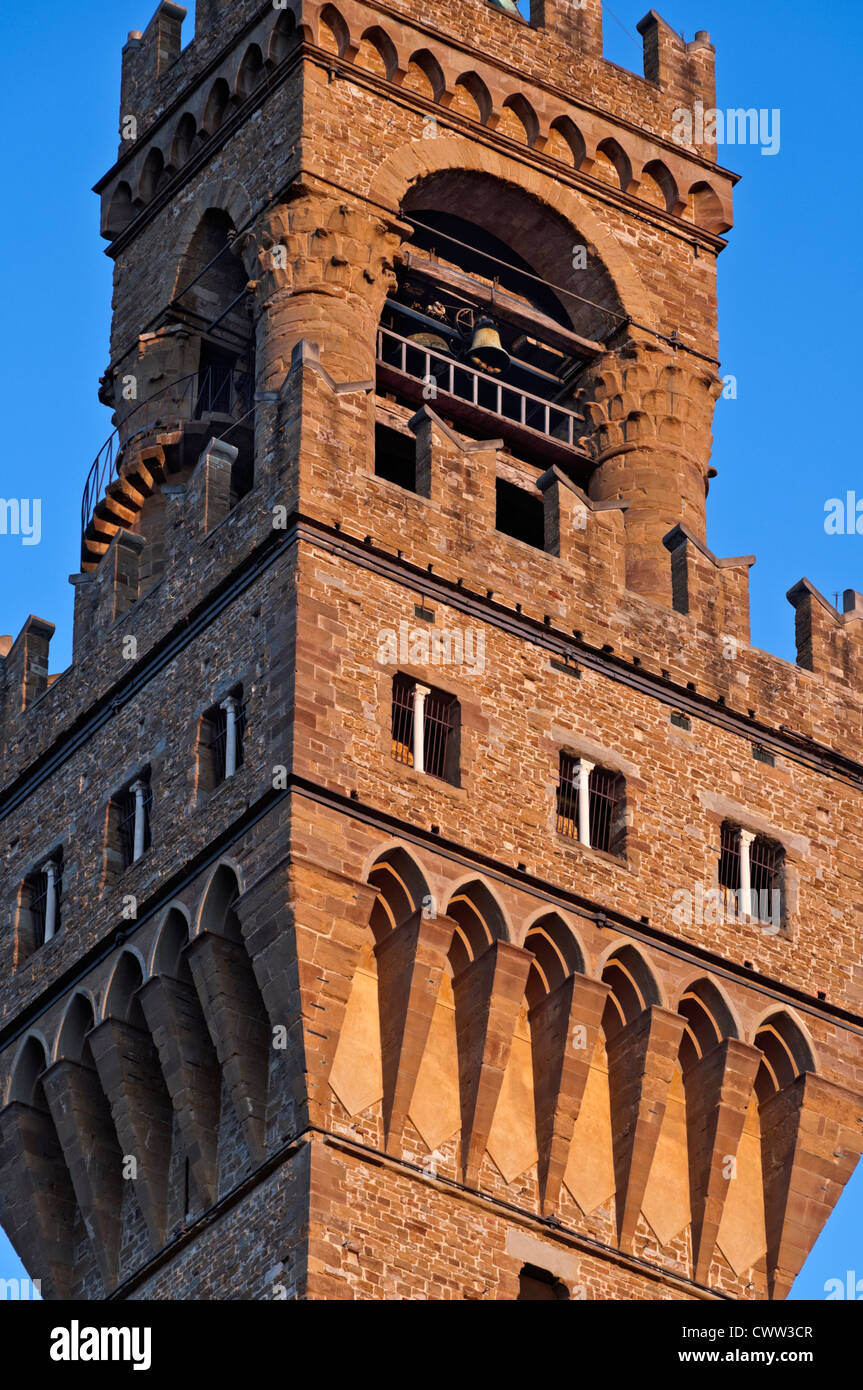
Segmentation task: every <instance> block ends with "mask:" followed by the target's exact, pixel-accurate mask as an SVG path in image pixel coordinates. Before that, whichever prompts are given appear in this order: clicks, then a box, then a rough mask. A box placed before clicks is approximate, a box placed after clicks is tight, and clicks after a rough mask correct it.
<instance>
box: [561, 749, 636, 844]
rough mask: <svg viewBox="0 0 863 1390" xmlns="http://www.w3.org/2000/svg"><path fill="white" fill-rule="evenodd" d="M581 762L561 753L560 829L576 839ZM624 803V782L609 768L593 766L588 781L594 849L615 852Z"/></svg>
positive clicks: (569, 754) (590, 826) (589, 814)
mask: <svg viewBox="0 0 863 1390" xmlns="http://www.w3.org/2000/svg"><path fill="white" fill-rule="evenodd" d="M579 765H580V759H579V758H576V757H574V756H573V755H572V754H571V753H561V755H560V774H559V781H558V787H557V829H558V832H559V833H560V834H561V835H568V836H569V837H570V838H571V839H573V840H577V839H578V838H579V834H578V796H579V793H578V784H579ZM621 800H622V779H621V777H620V774H619V773H617V772H611V771H610V770H609V769H608V768H606V767H594V768H593V769H592V771H591V773H590V776H589V778H588V827H589V835H590V846H591V848H592V849H599V850H604V851H605V852H606V853H607V854H613V853H615V831H616V828H617V818H618V809H619V806H620V802H621Z"/></svg>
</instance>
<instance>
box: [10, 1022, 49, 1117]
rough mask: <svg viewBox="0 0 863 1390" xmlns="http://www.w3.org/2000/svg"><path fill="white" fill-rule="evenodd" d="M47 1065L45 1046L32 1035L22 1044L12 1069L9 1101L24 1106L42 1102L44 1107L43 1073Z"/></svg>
mask: <svg viewBox="0 0 863 1390" xmlns="http://www.w3.org/2000/svg"><path fill="white" fill-rule="evenodd" d="M46 1065H47V1060H46V1048H45V1044H44V1042H42V1040H41V1039H40V1038H37V1037H35V1036H34V1035H33V1034H32V1033H31V1034H30V1036H29V1037H28V1038H26V1039H25V1041H24V1042H23V1043H22V1044H21V1047H20V1048H19V1050H18V1056H17V1057H16V1058H15V1062H14V1065H13V1067H12V1077H11V1080H10V1083H9V1100H10V1101H14V1100H17V1101H20V1102H21V1104H22V1105H39V1104H40V1102H41V1103H42V1104H43V1105H44V1098H43V1096H42V1073H43V1072H44V1071H45V1068H46Z"/></svg>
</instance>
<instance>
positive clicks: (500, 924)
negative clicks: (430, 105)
mask: <svg viewBox="0 0 863 1390" xmlns="http://www.w3.org/2000/svg"><path fill="white" fill-rule="evenodd" d="M446 913H447V916H448V917H449V918H450V919H451V920H452V921H454V922H455V924H456V929H455V931H454V932H453V938H452V946H451V947H450V952H449V959H450V965H451V966H452V972H453V974H454V975H458V974H459V973H460V972H461V971H462V970H464V969H465V967H466V966H468V965H469V964H470V963H471V962H472V961H475V960H478V958H479V957H480V956H481V955H483V953H484V952H485V951H487V950H488V948H489V947H490V946H493V945H494V943H495V942H496V941H507V940H508V939H509V932H508V931H507V927H506V921H505V919H504V915H503V911H502V909H501V906H500V904H499V903H498V901H497V898H496V897H495V896H494V894H493V893H492V891H491V889H490V888H489V887H488V886H487V885H486V884H485V883H483V882H482V880H481V879H473V880H471V882H469V883H465V884H463V885H462V887H460V888H458V889H457V890H456V891H455V893H454V894H453V895H452V897H451V898H450V901H449V905H448V907H447V910H446Z"/></svg>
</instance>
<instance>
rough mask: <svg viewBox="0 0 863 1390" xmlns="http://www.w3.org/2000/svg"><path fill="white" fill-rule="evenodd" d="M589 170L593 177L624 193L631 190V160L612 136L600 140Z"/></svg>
mask: <svg viewBox="0 0 863 1390" xmlns="http://www.w3.org/2000/svg"><path fill="white" fill-rule="evenodd" d="M590 172H591V174H592V175H593V177H594V178H596V179H601V180H602V182H603V183H608V184H611V186H612V187H615V186H616V187H618V188H620V189H622V191H623V192H624V193H629V192H632V191H633V180H632V162H631V160H630V158H629V155H628V154H627V153H626V151H625V150H624V148H623V146H622V145H621V144H619V143H618V141H617V140H615V139H614V137H613V136H609V137H608V138H607V139H605V140H600V142H599V144H598V145H597V147H596V158H595V160H594V164H593V168H592V169H591V171H590Z"/></svg>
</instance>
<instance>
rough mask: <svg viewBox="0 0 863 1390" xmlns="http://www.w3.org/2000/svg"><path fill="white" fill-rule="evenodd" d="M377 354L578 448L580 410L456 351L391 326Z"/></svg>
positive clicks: (390, 363) (472, 402)
mask: <svg viewBox="0 0 863 1390" xmlns="http://www.w3.org/2000/svg"><path fill="white" fill-rule="evenodd" d="M377 360H378V362H379V363H381V364H382V365H383V366H385V367H392V368H394V369H395V370H396V371H399V372H401V373H402V374H403V375H404V376H409V377H412V378H413V379H414V380H416V381H423V382H427V383H428V382H434V383H435V386H436V389H437V391H439V392H443V393H444V394H446V395H448V396H454V397H455V398H456V399H457V400H460V401H464V402H465V403H466V404H468V405H473V406H476V407H477V408H478V409H480V410H487V411H490V412H491V413H492V414H493V415H499V416H501V418H502V419H504V420H512V421H513V422H514V423H515V424H518V425H521V426H522V427H523V428H525V429H529V430H533V431H535V432H536V433H537V434H542V435H545V436H546V438H548V439H553V440H555V441H556V442H557V443H558V444H566V445H568V446H569V447H570V448H571V449H576V448H578V444H577V442H576V441H577V438H578V429H577V426H582V425H583V421H584V417H583V416H582V415H579V414H578V413H577V412H576V411H574V410H567V409H566V407H565V406H562V405H555V404H554V403H553V402H552V401H547V400H544V399H543V398H542V396H534V395H532V394H531V392H530V391H523V390H522V389H521V388H520V387H518V386H509V385H507V384H506V383H505V382H503V381H498V380H496V378H494V377H492V376H488V375H487V374H486V373H485V372H480V371H476V370H475V369H474V368H473V367H468V366H467V365H466V364H465V363H463V362H460V361H459V360H458V359H457V358H455V357H450V356H449V355H448V354H446V353H443V352H436V351H435V350H434V348H429V347H423V346H422V345H421V344H418V343H415V342H413V341H412V340H411V339H410V338H404V337H402V335H401V334H400V333H394V332H393V330H392V329H391V328H379V329H378V338H377Z"/></svg>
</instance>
